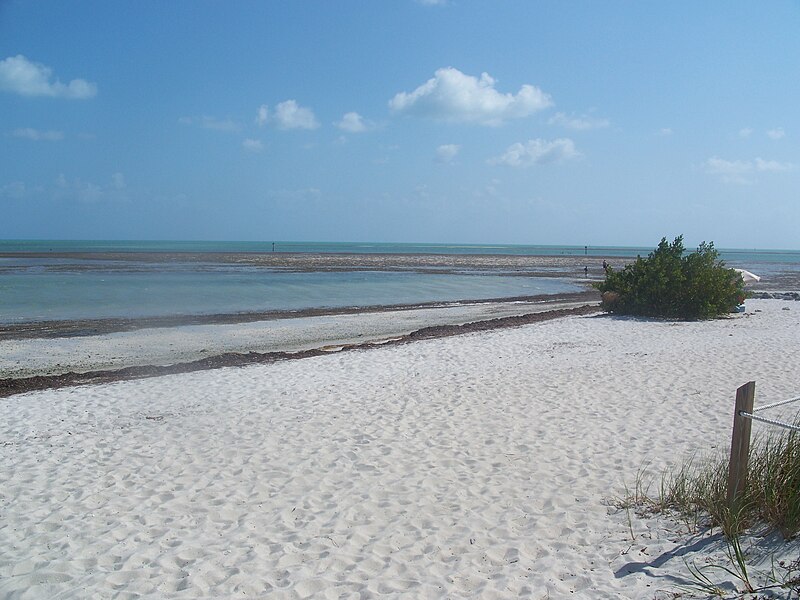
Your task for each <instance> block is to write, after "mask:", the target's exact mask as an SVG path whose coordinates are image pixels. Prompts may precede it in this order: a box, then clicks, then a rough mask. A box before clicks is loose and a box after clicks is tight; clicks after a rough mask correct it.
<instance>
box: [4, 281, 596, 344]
mask: <svg viewBox="0 0 800 600" xmlns="http://www.w3.org/2000/svg"><path fill="white" fill-rule="evenodd" d="M595 299H597V300H598V301H599V294H598V292H596V291H591V290H586V291H584V292H573V293H566V294H538V295H535V296H512V297H507V298H483V299H478V300H456V301H449V302H420V303H417V304H390V305H371V306H346V307H319V308H303V309H298V310H270V311H257V312H240V313H216V314H197V315H161V316H152V317H130V318H127V317H125V318H113V317H112V318H102V319H55V320H50V321H26V322H22V323H9V324H2V325H0V341H2V340H23V339H33V338H60V337H82V336H93V335H104V334H108V333H117V332H125V331H136V330H138V329H151V328H168V327H185V326H190V325H223V324H224V325H228V324H240V323H252V322H255V321H272V320H283V319H296V318H304V317H320V316H337V315H355V314H362V313H383V312H401V311H410V310H417V309H422V308H440V307H451V306H468V305H477V304H492V303H513V302H520V303H523V302H524V303H536V304H538V303H552V302H582V301H587V302H588V301H590V300H595Z"/></svg>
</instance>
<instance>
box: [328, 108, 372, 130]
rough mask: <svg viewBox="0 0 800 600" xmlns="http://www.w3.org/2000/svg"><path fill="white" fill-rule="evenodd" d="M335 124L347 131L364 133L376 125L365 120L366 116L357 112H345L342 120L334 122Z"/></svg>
mask: <svg viewBox="0 0 800 600" xmlns="http://www.w3.org/2000/svg"><path fill="white" fill-rule="evenodd" d="M334 125H336V127H338V128H339V129H341V130H342V131H347V132H349V133H363V132H364V131H369V130H370V129H373V128H374V127H375V126H374V124H373V123H370V122H369V121H367V120H365V119H364V117H362V116H361V115H360V114H358V113H357V112H349V113H345V114H344V115H343V116H342V120H341V121H338V122H336V123H334Z"/></svg>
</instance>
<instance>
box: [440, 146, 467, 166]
mask: <svg viewBox="0 0 800 600" xmlns="http://www.w3.org/2000/svg"><path fill="white" fill-rule="evenodd" d="M460 150H461V146H460V145H458V144H442V145H441V146H439V147H438V148H436V159H437V160H438V161H439V162H443V163H449V162H452V161H453V159H454V158H455V157H456V155H457V154H458V152H459V151H460Z"/></svg>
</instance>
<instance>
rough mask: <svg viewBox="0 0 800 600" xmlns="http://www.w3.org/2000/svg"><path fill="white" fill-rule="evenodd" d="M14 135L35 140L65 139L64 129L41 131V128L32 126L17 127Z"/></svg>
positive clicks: (56, 140) (54, 140)
mask: <svg viewBox="0 0 800 600" xmlns="http://www.w3.org/2000/svg"><path fill="white" fill-rule="evenodd" d="M12 135H13V136H14V137H18V138H23V139H26V140H33V141H34V142H40V141H47V142H58V141H60V140H63V139H64V133H63V132H62V131H52V130H50V131H40V130H39V129H33V128H31V127H22V128H20V129H15V130H14V131H13V133H12Z"/></svg>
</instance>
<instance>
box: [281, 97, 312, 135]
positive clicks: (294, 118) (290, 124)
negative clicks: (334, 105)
mask: <svg viewBox="0 0 800 600" xmlns="http://www.w3.org/2000/svg"><path fill="white" fill-rule="evenodd" d="M271 120H272V122H273V123H275V125H276V127H278V129H316V128H317V127H319V123H318V122H317V118H316V117H315V116H314V112H313V111H312V110H311V109H310V108H305V107H303V106H300V105H298V104H297V102H296V101H294V100H286V101H284V102H281V103H280V104H278V105H277V106H275V110H274V114H273V115H272V117H271Z"/></svg>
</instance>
